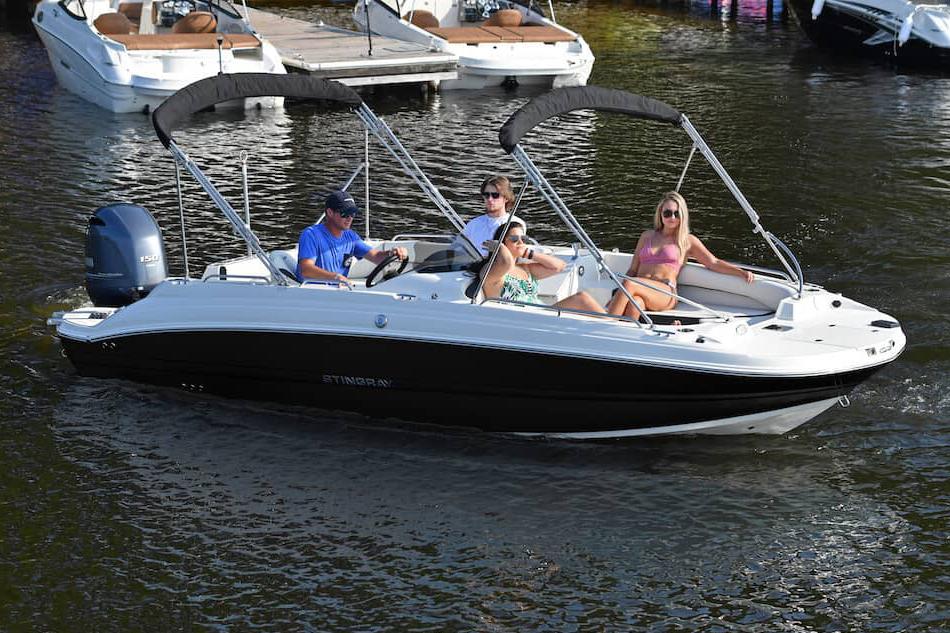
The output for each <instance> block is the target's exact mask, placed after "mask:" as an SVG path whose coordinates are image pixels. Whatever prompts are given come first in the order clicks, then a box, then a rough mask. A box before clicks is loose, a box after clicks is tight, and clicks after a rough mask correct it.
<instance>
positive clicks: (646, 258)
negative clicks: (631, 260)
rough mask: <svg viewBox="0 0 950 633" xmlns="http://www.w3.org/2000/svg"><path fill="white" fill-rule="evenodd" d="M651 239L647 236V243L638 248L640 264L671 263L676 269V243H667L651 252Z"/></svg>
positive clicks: (678, 263) (678, 258)
mask: <svg viewBox="0 0 950 633" xmlns="http://www.w3.org/2000/svg"><path fill="white" fill-rule="evenodd" d="M652 251H653V239H652V238H650V237H648V238H647V243H646V245H644V247H643V248H641V249H640V253H639V255H640V263H641V264H671V265H673V266H676V268H677V270H679V267H680V266H681V263H680V247H679V246H677V245H676V244H667V245H666V246H664V247H663V248H661V249H660V250H659V251H657V252H656V253H653V252H652Z"/></svg>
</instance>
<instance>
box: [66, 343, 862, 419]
mask: <svg viewBox="0 0 950 633" xmlns="http://www.w3.org/2000/svg"><path fill="white" fill-rule="evenodd" d="M61 338H62V344H63V347H64V350H65V352H66V354H67V356H68V357H69V358H70V360H71V361H72V363H73V364H74V365H75V367H76V368H77V370H78V372H79V373H80V374H82V375H84V376H93V377H100V378H119V379H125V380H132V381H137V382H143V383H150V384H157V385H168V386H173V387H177V388H181V389H185V390H188V391H194V392H200V393H212V394H217V395H222V396H226V397H232V398H241V399H250V400H264V401H273V402H281V403H289V404H296V405H306V406H313V407H317V408H319V409H321V410H345V411H353V412H357V413H362V414H365V415H369V416H373V417H376V418H384V417H395V418H400V419H404V420H408V421H414V422H416V421H417V422H426V423H433V424H438V425H443V426H461V427H474V428H478V429H482V430H485V431H494V432H508V433H526V434H544V435H557V436H573V437H579V438H597V437H616V436H632V435H656V434H669V433H714V434H715V433H720V434H725V433H784V432H786V431H788V430H790V429H792V428H794V427H796V426H798V425H800V424H803V423H804V422H807V421H808V420H809V419H811V418H813V417H814V416H816V415H818V414H819V413H821V412H822V411H824V410H825V409H827V408H828V407H830V406H832V405H833V404H834V403H835V402H836V401H837V400H838V399H839V398H840V397H841V396H844V395H846V394H847V393H849V392H850V391H851V390H852V389H853V388H854V387H855V386H856V385H857V384H858V383H860V382H861V381H863V380H865V379H867V378H868V377H869V376H870V375H871V374H873V373H874V372H875V371H877V369H878V368H879V367H878V366H875V367H870V368H864V369H861V370H857V371H851V372H846V373H840V374H833V375H820V376H801V377H767V376H751V375H750V376H743V375H735V374H720V373H711V372H702V371H694V370H689V369H676V368H669V367H656V366H650V365H645V364H638V363H631V362H620V361H608V360H602V359H592V358H578V357H569V356H565V355H557V354H545V353H538V352H529V351H517V350H505V349H493V348H490V347H485V346H475V345H462V344H450V343H434V342H430V341H415V340H399V339H393V338H386V337H362V336H340V335H330V334H315V333H281V332H253V331H243V332H242V331H215V332H208V331H193V332H181V331H179V332H168V333H153V334H135V335H129V336H121V337H114V338H109V339H106V340H102V339H100V340H96V341H90V342H85V341H80V340H75V339H70V338H67V337H61Z"/></svg>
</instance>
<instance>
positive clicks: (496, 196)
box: [482, 191, 501, 200]
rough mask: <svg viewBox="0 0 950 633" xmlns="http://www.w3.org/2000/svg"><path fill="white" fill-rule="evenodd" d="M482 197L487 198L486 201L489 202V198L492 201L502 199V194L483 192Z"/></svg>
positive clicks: (498, 192)
mask: <svg viewBox="0 0 950 633" xmlns="http://www.w3.org/2000/svg"><path fill="white" fill-rule="evenodd" d="M482 197H483V198H485V199H486V200H488V199H489V198H491V199H492V200H497V199H498V198H500V197H501V192H500V191H483V192H482Z"/></svg>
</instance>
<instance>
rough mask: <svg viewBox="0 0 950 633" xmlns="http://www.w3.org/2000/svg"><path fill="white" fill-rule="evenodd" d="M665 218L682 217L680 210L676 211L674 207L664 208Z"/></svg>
mask: <svg viewBox="0 0 950 633" xmlns="http://www.w3.org/2000/svg"><path fill="white" fill-rule="evenodd" d="M663 217H664V218H678V217H680V212H679V211H674V210H673V209H663Z"/></svg>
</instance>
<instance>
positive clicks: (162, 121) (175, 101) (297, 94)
mask: <svg viewBox="0 0 950 633" xmlns="http://www.w3.org/2000/svg"><path fill="white" fill-rule="evenodd" d="M264 96H277V97H290V98H296V99H302V100H310V101H328V102H335V103H338V104H342V105H345V106H347V107H348V108H349V109H350V110H351V111H352V112H353V113H354V114H356V116H357V118H358V119H359V120H360V121H361V123H362V124H363V127H364V129H365V134H364V137H365V143H366V147H365V151H364V157H365V161H366V163H364V166H365V167H366V169H367V179H368V177H369V176H368V173H369V167H368V161H369V136H370V135H373V136H375V137H376V139H377V140H378V141H379V142H380V144H381V145H382V146H383V147H384V148H385V149H386V150H387V151H388V152H389V153H390V155H392V156H393V158H395V159H396V161H397V162H398V163H399V165H400V167H401V168H402V170H403V171H404V172H405V173H406V175H408V176H409V177H410V178H411V179H412V180H413V181H414V182H415V183H416V184H417V185H418V186H419V187H420V188H421V189H422V192H423V193H424V194H425V195H426V197H428V198H429V200H430V201H431V202H432V203H433V204H434V205H435V206H436V208H437V209H438V210H439V211H440V212H441V213H442V214H443V215H444V216H445V217H446V218H447V219H448V220H449V222H450V223H451V224H452V225H453V227H454V228H455V230H456V232H457V234H458V235H462V229H463V228H464V226H465V223H464V221H463V220H462V218H461V217H460V216H459V215H458V213H456V211H455V209H453V208H452V205H451V204H449V202H448V201H447V200H446V199H445V198H444V197H443V196H442V193H441V192H440V191H439V190H438V188H437V187H436V186H435V185H434V184H433V183H432V181H430V180H429V178H428V177H427V176H426V175H425V173H424V172H423V171H422V169H421V168H420V167H419V165H418V164H417V163H416V162H415V160H414V159H413V158H412V156H411V155H410V154H409V152H408V151H407V150H406V148H405V147H404V146H403V145H402V143H401V142H400V141H399V139H398V138H396V135H395V134H394V133H393V131H392V129H391V128H390V127H389V126H388V125H387V124H386V122H385V121H383V120H382V119H380V118H379V117H378V116H376V114H375V113H374V112H373V111H372V110H371V109H370V108H369V106H367V105H366V104H365V103H364V102H363V100H362V98H360V96H359V94H357V93H356V91H354V90H353V89H352V88H350V87H348V86H345V85H343V84H341V83H339V82H336V81H330V80H327V79H321V78H318V77H311V76H309V75H301V74H287V75H275V74H269V73H241V74H230V75H229V74H223V75H217V76H213V77H208V78H206V79H202V80H199V81H196V82H195V83H193V84H190V85H188V86H186V87H185V88H182V89H181V90H179V91H178V92H176V93H175V94H173V95H172V96H171V97H169V98H168V99H166V100H165V101H164V102H163V103H162V104H161V105H160V106H159V107H158V108H156V109H155V110H154V112H153V113H152V125H153V126H154V128H155V132H156V134H157V136H158V138H159V140H160V141H161V142H162V144H163V145H164V146H165V147H166V148H167V149H168V150H169V151H170V152H171V154H172V157H173V158H174V160H175V165H176V182H177V186H178V201H179V212H180V214H181V217H182V241H183V243H184V208H183V203H182V195H181V178H180V176H179V174H180V169H181V168H184V169H185V170H186V171H188V172H189V173H190V174H191V175H192V176H193V177H194V178H195V180H196V181H197V182H198V184H199V185H200V186H201V188H202V189H204V190H205V192H206V193H207V194H208V195H209V196H210V198H211V200H212V201H213V202H214V203H215V205H216V206H217V207H218V208H219V209H220V210H221V212H222V213H223V214H224V216H225V218H226V219H227V220H228V221H229V222H230V223H231V225H232V227H233V228H234V231H235V233H236V234H237V235H238V236H240V237H241V238H242V239H243V240H244V241H245V242H246V243H247V247H248V252H249V254H252V255H255V256H256V257H257V258H258V259H259V260H260V261H261V263H262V264H263V265H264V266H265V267H266V269H267V270H268V272H269V273H270V278H271V283H275V284H279V285H282V286H284V285H288V281H287V279H286V278H285V276H284V274H283V273H282V272H281V270H280V269H279V268H278V267H277V265H276V264H274V262H272V261H271V259H270V258H269V257H268V256H267V253H266V252H265V251H264V249H263V248H262V246H261V244H260V241H259V239H258V238H257V235H256V234H255V233H254V232H253V231H252V230H251V228H250V226H249V220H245V219H242V218H241V217H240V215H239V214H238V212H237V211H236V210H235V209H234V207H233V206H232V205H231V204H230V203H229V202H228V201H227V200H226V199H225V198H224V196H223V195H222V194H221V192H220V191H219V190H218V189H217V188H216V187H215V186H214V184H213V183H212V182H211V181H210V180H209V179H208V177H207V176H206V175H205V174H204V172H203V171H202V170H201V169H200V168H199V167H198V166H197V165H196V164H195V162H194V161H193V160H192V159H191V158H190V157H189V156H188V154H187V153H185V151H184V150H182V149H181V147H179V146H178V144H177V142H176V141H175V139H174V137H173V136H172V134H173V133H174V131H175V129H177V128H178V127H179V126H180V125H181V124H182V123H183V122H184V121H185V120H186V119H187V118H188V117H190V116H191V115H192V114H193V113H195V112H200V111H202V110H205V109H208V108H210V107H212V106H214V105H215V104H217V103H222V102H224V101H232V100H235V99H241V98H248V97H264ZM354 175H355V174H354ZM368 188H369V185H368V180H367V190H368ZM367 195H368V194H367ZM247 209H248V207H247V200H245V210H246V212H247V213H248V217H249V212H248V211H247ZM366 213H367V216H368V214H369V209H368V208H367V209H366ZM368 222H369V219H368V217H367V223H368ZM462 237H463V239H459V240H456V243H457V244H458V245H459V246H460V247H461V248H462V249H463V250H464V251H465V252H466V253H467V254H468V255H469V256H470V257H473V258H477V259H480V258H481V256H480V254H479V252H478V249H477V248H476V247H475V246H474V245H473V244H472V243H471V242H470V241H469V240H468V239H465V238H464V236H462ZM185 261H186V271H185V277H186V278H187V277H188V271H187V258H186V260H185Z"/></svg>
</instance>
